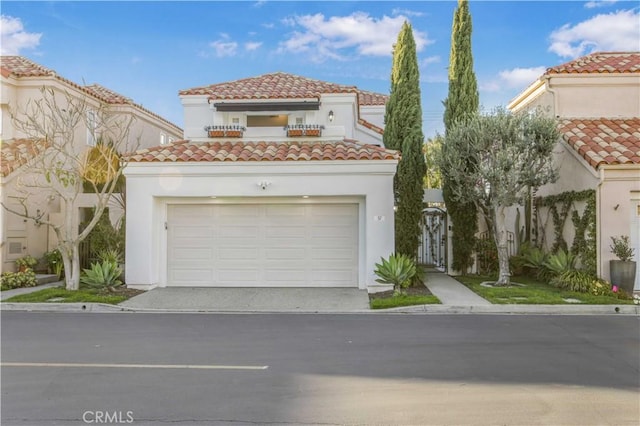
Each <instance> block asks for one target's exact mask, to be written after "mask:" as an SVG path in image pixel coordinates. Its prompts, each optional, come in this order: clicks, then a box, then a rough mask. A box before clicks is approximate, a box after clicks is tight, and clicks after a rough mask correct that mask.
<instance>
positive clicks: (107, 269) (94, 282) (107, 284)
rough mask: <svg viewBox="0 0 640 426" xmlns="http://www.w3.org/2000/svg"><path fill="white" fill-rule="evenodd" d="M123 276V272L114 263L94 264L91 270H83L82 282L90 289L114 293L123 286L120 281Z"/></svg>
mask: <svg viewBox="0 0 640 426" xmlns="http://www.w3.org/2000/svg"><path fill="white" fill-rule="evenodd" d="M121 274H122V270H121V269H120V268H118V265H117V264H116V263H114V262H106V261H105V262H102V263H93V264H92V265H91V269H83V271H82V276H81V277H80V282H81V283H82V284H84V285H86V286H87V287H90V288H96V289H107V290H109V291H113V288H114V287H117V286H119V285H121V284H122V281H120V280H119V279H118V278H119V277H120V275H121Z"/></svg>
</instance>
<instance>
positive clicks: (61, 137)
mask: <svg viewBox="0 0 640 426" xmlns="http://www.w3.org/2000/svg"><path fill="white" fill-rule="evenodd" d="M40 94H41V96H39V97H37V98H32V99H31V100H29V101H28V102H27V103H26V105H21V106H12V109H11V119H12V123H13V124H14V126H15V128H16V130H17V131H19V132H20V133H21V134H22V135H24V137H25V138H27V139H31V140H32V142H33V143H34V144H36V145H38V146H39V149H38V150H36V151H37V152H34V154H35V155H32V156H31V157H30V158H29V159H28V160H27V161H26V164H24V165H23V166H22V167H21V169H20V171H19V176H18V177H17V179H16V183H15V185H14V188H13V190H12V193H11V195H10V196H9V197H10V198H11V199H12V200H13V202H12V203H11V204H5V203H3V204H2V207H3V208H4V209H6V210H7V211H8V212H10V213H13V214H15V215H18V216H20V217H23V218H25V219H27V220H33V221H35V222H36V223H38V224H39V225H44V226H47V227H49V228H50V229H52V230H53V232H54V233H55V235H56V238H57V241H58V246H57V248H58V250H60V253H61V255H62V260H63V263H64V270H65V284H66V288H67V289H68V290H77V289H78V288H79V286H80V254H79V247H80V243H81V242H82V241H83V240H84V239H85V238H86V237H87V236H88V235H89V233H90V232H91V230H92V229H93V228H94V227H95V226H96V224H97V223H98V221H99V220H100V217H101V216H102V214H103V212H104V211H105V209H106V207H107V206H108V205H109V202H110V201H111V199H112V196H113V195H115V194H114V192H115V191H116V190H117V188H119V187H120V186H121V185H120V182H119V180H120V179H119V178H120V177H121V176H122V172H123V169H124V166H126V161H123V160H122V159H121V158H120V154H121V153H124V152H130V151H132V150H135V149H136V148H137V147H138V144H139V138H135V137H132V135H130V130H131V127H132V125H133V123H134V121H135V117H133V116H132V115H131V114H129V113H124V112H122V111H118V110H114V109H111V108H110V106H109V105H108V104H104V103H100V102H97V101H96V100H95V99H92V98H91V99H89V98H87V96H77V95H76V96H74V95H72V94H70V93H68V92H59V91H55V90H54V89H52V88H48V87H43V88H42V89H41V90H40ZM88 136H89V137H90V138H92V139H93V141H94V142H95V146H93V147H90V146H87V137H88ZM83 184H84V186H85V187H87V186H88V188H90V189H91V192H92V196H93V197H94V198H93V200H94V201H93V205H94V215H93V218H92V219H91V220H90V221H89V223H88V224H87V225H86V226H85V227H84V229H82V230H81V231H79V230H78V227H77V217H78V206H79V198H80V196H81V194H82V193H83ZM42 199H45V200H49V201H53V200H55V202H56V203H58V202H59V203H60V209H61V211H63V212H64V217H63V220H61V221H54V220H50V219H49V218H50V216H49V215H48V214H47V213H48V212H47V208H48V204H51V203H44V204H43V203H42V202H41V200H42ZM36 207H37V208H36Z"/></svg>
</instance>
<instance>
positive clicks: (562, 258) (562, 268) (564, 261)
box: [544, 250, 576, 276]
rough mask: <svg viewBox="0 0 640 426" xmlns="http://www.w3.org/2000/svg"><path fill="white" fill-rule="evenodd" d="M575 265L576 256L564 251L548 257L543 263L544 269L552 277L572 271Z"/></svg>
mask: <svg viewBox="0 0 640 426" xmlns="http://www.w3.org/2000/svg"><path fill="white" fill-rule="evenodd" d="M575 265H576V256H575V255H574V254H572V253H570V252H566V251H564V250H558V252H557V253H554V254H552V255H550V256H549V257H548V258H547V260H545V261H544V267H545V268H547V269H548V270H549V271H550V272H551V273H552V274H553V275H554V276H557V275H561V274H563V273H564V272H567V271H572V270H574V269H575Z"/></svg>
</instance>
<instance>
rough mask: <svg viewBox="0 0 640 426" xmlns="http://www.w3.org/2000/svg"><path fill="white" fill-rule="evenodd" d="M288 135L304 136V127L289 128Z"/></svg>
mask: <svg viewBox="0 0 640 426" xmlns="http://www.w3.org/2000/svg"><path fill="white" fill-rule="evenodd" d="M287 136H288V137H290V138H291V137H298V136H302V129H291V130H287Z"/></svg>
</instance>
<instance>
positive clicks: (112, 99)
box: [84, 84, 135, 105]
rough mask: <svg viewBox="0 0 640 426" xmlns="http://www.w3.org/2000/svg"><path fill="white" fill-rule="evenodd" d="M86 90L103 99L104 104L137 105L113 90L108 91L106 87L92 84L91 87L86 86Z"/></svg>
mask: <svg viewBox="0 0 640 426" xmlns="http://www.w3.org/2000/svg"><path fill="white" fill-rule="evenodd" d="M84 88H85V89H87V90H88V91H90V92H91V93H93V95H94V96H95V97H96V98H100V99H102V100H103V101H104V102H106V103H108V104H114V105H125V104H132V105H135V104H134V103H133V101H132V100H131V99H130V98H127V97H125V96H122V95H121V94H120V93H116V92H114V91H113V90H111V89H107V88H106V87H104V86H101V85H99V84H91V85H89V86H84Z"/></svg>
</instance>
